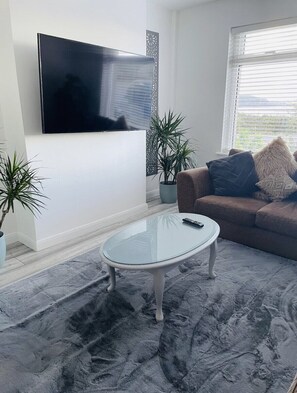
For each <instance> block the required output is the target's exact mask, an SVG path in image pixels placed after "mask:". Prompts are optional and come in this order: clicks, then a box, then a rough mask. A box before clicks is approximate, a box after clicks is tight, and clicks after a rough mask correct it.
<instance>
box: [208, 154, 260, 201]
mask: <svg viewBox="0 0 297 393" xmlns="http://www.w3.org/2000/svg"><path fill="white" fill-rule="evenodd" d="M206 165H207V167H208V170H209V174H210V178H211V180H212V184H213V187H214V194H215V195H222V196H248V195H251V194H252V193H253V192H255V191H257V190H258V188H257V186H256V183H257V182H258V180H259V179H258V176H257V173H256V170H255V163H254V159H253V156H252V154H251V153H250V152H248V151H245V152H242V153H237V154H234V155H232V156H229V157H224V158H221V159H219V160H214V161H210V162H207V163H206Z"/></svg>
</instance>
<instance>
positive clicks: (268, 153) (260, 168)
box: [254, 137, 297, 180]
mask: <svg viewBox="0 0 297 393" xmlns="http://www.w3.org/2000/svg"><path fill="white" fill-rule="evenodd" d="M254 161H255V168H256V172H257V175H258V177H259V180H262V179H264V178H265V177H267V176H269V175H272V174H273V173H274V172H276V171H278V170H279V169H284V171H285V172H286V173H287V174H288V175H289V176H292V175H294V173H295V172H296V171H297V162H296V161H295V160H294V157H293V154H292V153H291V152H290V150H289V148H288V146H287V145H286V142H285V141H284V140H283V139H282V138H281V137H278V138H276V139H274V140H273V141H272V142H270V143H269V144H268V145H267V146H265V147H264V148H263V149H262V150H260V151H259V152H257V153H255V154H254Z"/></svg>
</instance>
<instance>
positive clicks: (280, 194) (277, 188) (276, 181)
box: [256, 169, 297, 201]
mask: <svg viewBox="0 0 297 393" xmlns="http://www.w3.org/2000/svg"><path fill="white" fill-rule="evenodd" d="M256 185H257V186H258V187H259V188H260V189H261V190H262V191H264V192H265V194H267V195H268V196H269V198H270V199H271V200H272V201H281V200H283V199H285V198H288V197H289V196H290V195H291V194H293V193H294V192H295V191H297V183H296V182H295V181H294V180H293V179H292V178H291V177H290V176H289V175H288V174H287V173H286V172H285V171H284V170H283V169H280V170H279V171H277V172H275V174H273V175H269V176H267V177H265V178H264V179H262V180H260V181H259V182H258V183H256Z"/></svg>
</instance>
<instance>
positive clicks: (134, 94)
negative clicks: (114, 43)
mask: <svg viewBox="0 0 297 393" xmlns="http://www.w3.org/2000/svg"><path fill="white" fill-rule="evenodd" d="M150 70H152V63H151V62H148V61H147V60H146V58H145V57H144V58H138V57H135V58H134V56H133V55H125V56H121V57H119V59H116V60H114V61H112V62H110V63H105V65H104V68H103V77H102V80H103V82H102V91H101V94H102V95H103V96H104V99H102V101H103V102H104V103H105V106H104V107H102V108H101V114H102V115H104V116H106V117H109V118H110V119H112V120H117V119H118V118H119V117H120V116H125V120H126V122H127V125H128V126H130V127H134V128H141V126H143V125H144V123H148V124H146V125H147V128H149V119H150V111H151V95H150V90H151V80H150Z"/></svg>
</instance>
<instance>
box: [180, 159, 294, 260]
mask: <svg viewBox="0 0 297 393" xmlns="http://www.w3.org/2000/svg"><path fill="white" fill-rule="evenodd" d="M177 196H178V207H179V211H180V212H183V213H184V212H185V213H198V214H203V215H205V216H208V217H210V218H212V219H214V220H215V221H216V222H217V223H218V224H219V225H220V228H221V232H220V236H221V237H222V238H224V239H228V240H232V241H235V242H237V243H242V244H245V245H247V246H250V247H254V248H258V249H260V250H264V251H268V252H271V253H273V254H277V255H281V256H283V257H286V258H290V259H294V260H297V200H290V199H287V200H284V201H281V202H267V201H263V200H258V199H254V198H250V197H228V196H216V195H214V194H213V189H212V184H211V180H210V177H209V172H208V169H207V168H206V167H203V168H195V169H189V170H187V171H183V172H180V173H179V174H178V177H177Z"/></svg>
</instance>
